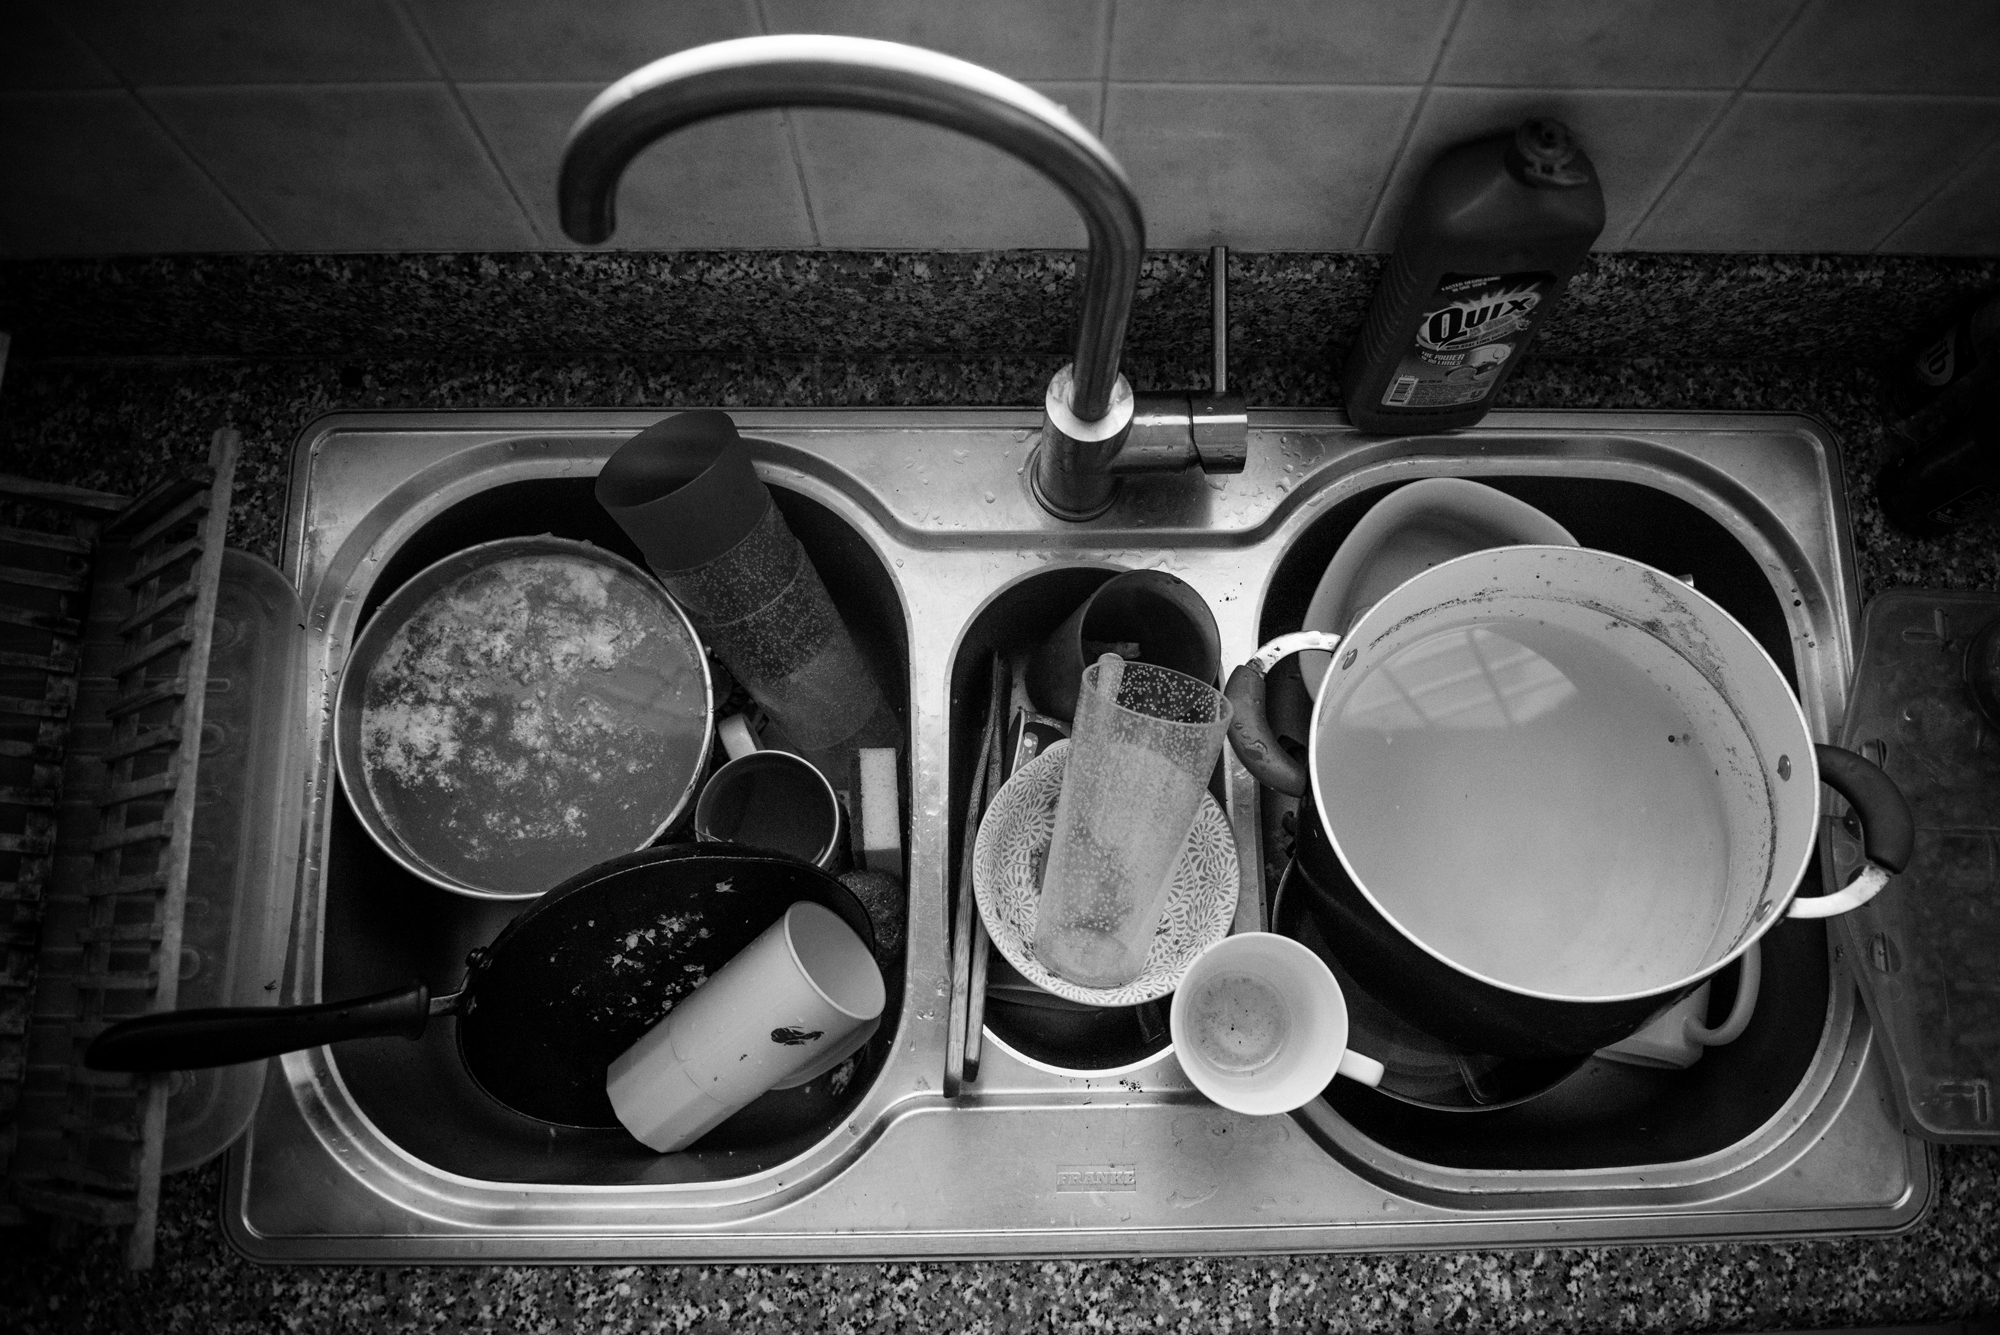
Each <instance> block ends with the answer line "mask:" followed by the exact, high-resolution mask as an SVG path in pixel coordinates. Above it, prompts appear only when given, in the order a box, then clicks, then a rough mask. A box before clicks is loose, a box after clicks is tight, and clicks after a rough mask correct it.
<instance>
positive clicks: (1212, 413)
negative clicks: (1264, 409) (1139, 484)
mask: <svg viewBox="0 0 2000 1335" xmlns="http://www.w3.org/2000/svg"><path fill="white" fill-rule="evenodd" d="M1134 397H1135V406H1134V408H1133V411H1132V429H1131V430H1130V431H1129V432H1127V433H1126V435H1125V439H1124V441H1123V443H1122V444H1120V446H1119V447H1118V452H1117V454H1115V455H1113V456H1112V458H1111V460H1110V462H1109V463H1108V464H1106V465H1105V467H1106V470H1107V471H1108V472H1111V473H1113V474H1118V475H1124V474H1129V473H1178V472H1181V471H1182V470H1183V469H1188V468H1194V467H1199V468H1200V469H1201V471H1202V472H1204V473H1240V472H1242V471H1243V466H1244V464H1245V463H1246V462H1247V461H1248V459H1249V456H1250V419H1249V414H1248V411H1247V410H1246V409H1245V408H1244V406H1243V397H1242V395H1240V394H1215V393H1211V392H1210V391H1208V390H1201V389H1197V390H1168V391H1165V392H1161V393H1145V394H1139V395H1135V396H1134Z"/></svg>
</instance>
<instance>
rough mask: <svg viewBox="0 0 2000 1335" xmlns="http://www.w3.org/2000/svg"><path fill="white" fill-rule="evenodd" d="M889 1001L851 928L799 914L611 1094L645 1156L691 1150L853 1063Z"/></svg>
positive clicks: (657, 1038) (655, 1038)
mask: <svg viewBox="0 0 2000 1335" xmlns="http://www.w3.org/2000/svg"><path fill="white" fill-rule="evenodd" d="M887 999H888V994H887V992H886V990H885V989H884V988H883V986H882V970H881V969H880V968H879V967H877V965H876V963H875V957H874V956H873V955H872V954H870V953H869V950H868V947H867V945H866V944H865V943H863V941H862V940H861V938H860V937H858V936H856V935H855V934H854V929H853V928H851V927H849V926H848V925H847V924H846V923H844V922H842V921H841V920H840V917H839V915H838V914H836V913H834V912H833V911H832V910H830V909H827V908H824V907H822V906H820V905H818V904H811V903H803V902H802V903H797V904H794V905H792V906H791V907H790V908H788V909H786V910H785V912H784V915H783V916H782V917H780V918H779V919H778V921H776V922H774V923H772V924H771V925H770V926H769V927H766V928H765V929H764V930H763V932H761V933H760V934H759V935H758V937H757V939H756V940H754V941H752V942H751V943H750V944H749V945H747V946H745V947H744V948H743V950H742V951H741V952H740V953H738V954H737V955H736V956H735V958H733V959H731V960H730V961H729V962H728V963H727V964H725V965H723V966H722V968H721V970H720V971H719V972H717V973H716V974H715V976H714V977H712V978H710V979H709V980H708V981H707V982H705V983H703V984H702V985H701V986H700V987H697V988H696V989H695V990H694V992H693V994H692V995H690V996H688V997H686V998H684V999H682V1001H681V1002H680V1003H679V1004H678V1005H676V1006H675V1007H674V1008H673V1009H672V1010H670V1011H668V1012H667V1014H666V1017H665V1018H664V1019H662V1020H660V1022H659V1023H657V1024H655V1025H654V1026H653V1027H652V1028H651V1029H648V1030H647V1031H646V1032H645V1034H644V1035H642V1036H641V1037H640V1039H639V1041H638V1042H636V1043H634V1044H633V1045H632V1046H631V1047H629V1048H627V1049H626V1050H625V1051H624V1052H622V1053H620V1054H619V1055H618V1058H617V1060H616V1061H613V1062H612V1063H611V1068H610V1070H609V1071H607V1072H606V1074H605V1077H604V1089H605V1094H606V1096H607V1097H608V1098H609V1099H610V1100H611V1106H612V1109H613V1110H614V1111H616V1112H617V1114H618V1120H619V1121H620V1122H621V1123H623V1125H624V1127H625V1129H626V1130H627V1131H630V1132H631V1133H632V1135H633V1137H634V1138H635V1139H637V1140H639V1141H640V1142H641V1143H643V1144H644V1145H645V1146H646V1147H647V1148H649V1149H653V1150H657V1151H659V1152H660V1153H662V1154H670V1153H672V1152H673V1151H675V1150H680V1149H685V1148H687V1147H688V1146H689V1145H692V1144H693V1143H694V1142H695V1141H697V1140H700V1139H701V1138H702V1137H703V1136H705V1135H707V1134H708V1133H709V1132H710V1131H712V1130H714V1129H715V1128H716V1127H717V1126H719V1125H721V1124H722V1123H723V1122H724V1121H726V1120H727V1119H728V1118H729V1117H730V1116H732V1115H733V1114H735V1113H736V1112H737V1111H739V1110H740V1109H742V1108H743V1107H744V1106H745V1105H746V1104H748V1103H749V1102H750V1100H752V1099H754V1098H756V1097H757V1096H758V1095H759V1094H762V1093H763V1092H764V1091H766V1090H770V1089H789V1088H792V1087H794V1086H797V1085H803V1084H805V1083H806V1082H807V1081H809V1080H811V1079H813V1078H814V1077H815V1076H819V1075H824V1074H825V1073H826V1072H828V1071H831V1070H832V1069H833V1068H834V1067H836V1066H838V1065H840V1063H842V1062H844V1061H846V1060H847V1059H848V1058H849V1057H851V1056H853V1055H854V1053H855V1052H857V1051H859V1050H860V1048H861V1045H862V1044H864V1043H866V1042H867V1041H868V1039H869V1038H870V1037H871V1036H872V1035H873V1034H874V1032H875V1030H876V1028H877V1026H879V1025H880V1024H881V1022H882V1007H883V1005H884V1003H885V1002H886V1001H887Z"/></svg>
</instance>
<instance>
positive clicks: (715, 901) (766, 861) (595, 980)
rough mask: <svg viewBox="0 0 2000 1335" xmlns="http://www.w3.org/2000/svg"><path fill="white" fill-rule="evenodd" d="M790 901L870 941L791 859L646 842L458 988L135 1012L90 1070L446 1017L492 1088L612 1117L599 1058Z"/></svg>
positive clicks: (536, 1110)
mask: <svg viewBox="0 0 2000 1335" xmlns="http://www.w3.org/2000/svg"><path fill="white" fill-rule="evenodd" d="M800 900H806V901H809V902H811V903H815V904H820V905H824V906H825V907H826V908H829V909H831V910H833V911H834V912H835V913H837V914H839V915H840V916H841V918H842V919H843V920H844V921H845V922H846V923H847V925H848V926H850V927H852V928H853V929H854V931H855V933H856V934H857V935H858V936H860V938H861V939H862V941H863V942H865V943H866V944H867V945H868V947H869V949H870V950H871V951H872V950H873V949H874V944H875V934H874V932H873V930H872V929H871V928H870V926H869V922H868V913H867V910H865V909H864V908H862V906H861V901H860V900H858V899H856V898H855V897H854V894H853V893H852V892H851V891H850V890H848V888H847V887H846V886H844V885H842V884H841V883H840V882H839V881H837V880H835V879H834V878H833V877H832V876H831V875H829V874H827V873H826V872H823V871H821V870H820V869H819V868H817V867H813V866H810V865H808V864H807V863H804V862H801V861H799V860H798V859H796V858H790V857H784V856H782V855H778V854H772V853H763V852H759V851H756V850H751V849H743V848H739V847H735V846H732V845H726V844H704V845H701V846H699V847H695V846H685V845H683V846H676V847H670V848H649V849H643V850H641V851H640V852H637V853H628V854H626V855H624V856H623V857H617V858H613V859H611V860H610V861H608V862H602V863H599V864H598V865H597V866H595V867H592V868H591V869H590V870H588V871H585V872H581V873H579V874H577V875H575V876H572V877H571V878H570V879H569V880H567V881H564V882H563V883H562V884H561V885H558V886H557V887H555V889H553V890H550V891H549V892H548V893H547V894H545V895H543V896H542V897H541V898H539V899H537V900H535V901H534V903H533V904H532V905H531V906H530V907H529V908H528V909H527V910H525V911H524V912H523V913H521V915H520V916H519V917H517V918H515V919H514V920H513V921H512V922H510V923H508V924H507V926H506V927H504V928H503V929H501V932H500V935H499V936H497V937H495V938H494V939H493V943H492V944H491V945H488V946H482V947H480V948H479V949H476V950H474V951H473V952H472V953H471V954H470V955H468V956H467V957H466V972H465V981H464V983H463V984H461V985H460V987H459V990H458V991H456V992H453V993H450V994H449V995H446V996H438V997H433V996H432V995H431V994H430V989H429V988H427V987H425V986H424V984H422V983H420V982H419V983H412V984H410V985H409V986H408V987H404V988H399V989H397V990H396V991H393V992H383V993H380V994H378V995H376V996H372V997H359V998H355V999H353V1000H349V1001H332V1002H325V1003H322V1004H320V1005H317V1006H281V1007H248V1008H229V1007H223V1008H216V1009H212V1010H191V1011H172V1012H168V1013H165V1014H160V1015H146V1016H141V1017H139V1018H138V1019H133V1020H126V1021H124V1022H122V1023H120V1024H115V1025H113V1026H111V1027H110V1028H109V1029H106V1030H105V1031H104V1032H103V1033H101V1034H99V1035H98V1036H97V1038H96V1040H95V1041H94V1042H92V1043H91V1045H90V1049H89V1051H88V1052H87V1053H86V1054H85V1055H84V1064H85V1065H86V1066H89V1067H92V1068H94V1069H96V1070H100V1071H179V1070H191V1069H195V1068H199V1067H206V1066H227V1065H230V1064H232V1063H235V1062H244V1061H254V1060H256V1059H258V1058H260V1057H271V1056H276V1055H277V1054H279V1053H282V1052H297V1051H299V1050H301V1049H304V1048H314V1047H319V1046H320V1045H322V1044H326V1043H335V1042H340V1041H343V1040H346V1039H353V1038H374V1037H380V1036H384V1035H397V1036H400V1037H403V1038H417V1037H420V1036H421V1035H422V1034H423V1032H424V1028H425V1026H426V1025H427V1024H429V1022H430V1018H431V1017H432V1016H433V1015H451V1016H456V1017H457V1020H458V1051H459V1056H460V1058H461V1059H462V1060H463V1061H464V1062H465V1066H466V1070H467V1071H468V1072H469V1073H470V1074H471V1076H472V1078H473V1080H474V1081H475V1082H477V1083H478V1085H479V1087H480V1088H481V1089H483V1090H485V1091H486V1093H487V1094H488V1095H490V1096H491V1097H493V1098H494V1099H497V1100H498V1101H499V1102H501V1103H503V1104H505V1105H507V1106H508V1107H510V1108H512V1109H514V1110H515V1111H516V1112H520V1113H525V1114H526V1115H528V1116H530V1117H535V1118H539V1119H541V1120H542V1121H545V1122H554V1123H556V1124H558V1125H562V1126H573V1127H584V1128H599V1127H616V1126H618V1118H617V1116H616V1114H614V1113H613V1112H612V1110H611V1101H610V1099H609V1098H607V1097H606V1096H605V1092H604V1073H605V1069H606V1068H607V1067H609V1066H610V1065H611V1062H612V1059H614V1058H615V1057H617V1056H618V1054H619V1053H621V1052H623V1051H624V1050H625V1049H626V1048H628V1047H630V1046H632V1044H633V1043H634V1042H636V1041H637V1040H638V1039H639V1037H640V1035H642V1034H644V1033H645V1032H646V1031H647V1030H648V1029H650V1028H652V1027H653V1025H654V1024H655V1023H657V1022H658V1021H659V1019H660V1018H661V1017H662V1016H663V1015H665V1014H666V1013H667V1011H668V1010H670V1009H672V1007H673V1005H674V1004H675V1003H677V1002H678V1001H679V1000H680V999H681V998H682V997H684V996H686V995H687V994H688V993H690V992H692V991H694V989H695V988H696V987H697V986H699V985H700V984H701V982H702V981H703V980H705V979H706V978H708V977H709V976H710V975H711V974H713V973H715V972H716V971H717V970H718V969H720V968H721V967H722V966H723V965H725V964H727V963H728V962H729V961H730V960H732V959H734V958H735V957H736V955H737V953H738V952H740V951H741V950H742V949H743V948H744V947H745V946H747V945H749V944H750V943H751V941H753V940H755V939H756V937H757V934H758V933H759V932H762V931H763V930H764V929H765V928H766V927H769V926H770V925H771V924H772V923H774V922H776V921H777V920H778V918H779V917H780V916H781V915H783V913H784V911H785V910H786V909H787V908H790V907H791V906H792V905H793V904H795V903H797V902H799V901H800Z"/></svg>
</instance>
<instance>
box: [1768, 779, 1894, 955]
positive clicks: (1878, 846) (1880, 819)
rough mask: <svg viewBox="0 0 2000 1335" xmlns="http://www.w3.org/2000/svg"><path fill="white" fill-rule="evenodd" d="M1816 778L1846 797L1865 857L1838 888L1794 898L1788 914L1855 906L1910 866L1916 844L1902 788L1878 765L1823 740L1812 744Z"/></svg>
mask: <svg viewBox="0 0 2000 1335" xmlns="http://www.w3.org/2000/svg"><path fill="white" fill-rule="evenodd" d="M1813 756H1814V759H1815V760H1817V762H1818V764H1819V777H1820V781H1821V782H1823V783H1824V784H1826V786H1827V787H1829V788H1831V789H1833V791H1834V792H1836V793H1839V794H1840V795H1841V796H1842V797H1844V798H1846V799H1847V802H1848V805H1849V806H1851V807H1853V808H1854V814H1855V816H1856V817H1857V818H1858V819H1859V820H1860V822H1861V848H1862V852H1864V853H1865V854H1866V855H1867V857H1868V863H1867V865H1866V866H1864V867H1862V869H1861V874H1860V875H1859V876H1856V877H1855V878H1854V879H1853V880H1852V881H1849V882H1848V883H1847V884H1846V885H1845V886H1844V887H1842V888H1841V889H1840V890H1837V891H1835V892H1834V893H1833V894H1830V895H1820V896H1818V897H1817V898H1813V899H1794V900H1793V901H1792V907H1791V909H1790V911H1789V912H1788V913H1787V914H1786V916H1787V917H1791V918H1831V917H1834V916H1836V915H1838V914H1842V913H1846V912H1847V911H1849V910H1850V909H1858V908H1860V907H1861V906H1862V905H1863V904H1866V903H1867V902H1868V901H1869V900H1871V899H1873V898H1875V896H1876V895H1877V894H1879V893H1881V890H1882V887H1883V886H1885V885H1887V884H1888V883H1889V878H1890V877H1891V876H1893V875H1895V874H1896V873H1897V872H1899V871H1901V870H1903V868H1905V867H1907V866H1909V865H1910V855H1911V854H1912V853H1913V852H1914V851H1915V850H1916V846H1917V820H1916V817H1915V816H1913V815H1911V814H1910V804H1909V803H1908V802H1906V801H1904V800H1903V790H1902V789H1900V788H1898V787H1897V786H1896V781H1895V780H1894V779H1892V778H1890V777H1889V776H1888V775H1887V774H1885V773H1883V772H1882V769H1881V767H1880V766H1878V765H1876V764H1874V763H1873V762H1872V761H1869V760H1867V759H1865V758H1864V757H1861V756H1858V755H1856V754H1854V752H1852V751H1844V750H1842V749H1841V748H1840V747H1837V746H1827V745H1824V744H1821V745H1818V746H1815V747H1813Z"/></svg>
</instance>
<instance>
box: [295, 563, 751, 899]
mask: <svg viewBox="0 0 2000 1335" xmlns="http://www.w3.org/2000/svg"><path fill="white" fill-rule="evenodd" d="M711 695H712V687H711V683H710V679H709V674H708V658H707V655H706V654H704V653H703V652H702V646H701V641H700V640H699V639H698V638H696V635H695V631H694V627H693V626H692V625H691V624H689V622H688V619H687V617H686V616H685V615H684V614H683V613H682V612H681V609H680V608H679V607H678V606H677V605H676V604H675V603H674V600H673V599H672V598H670V597H668V595H667V592H666V590H665V589H662V588H661V587H660V585H659V582H658V581H656V580H654V579H653V578H652V577H651V576H650V575H648V574H646V572H644V571H643V570H641V569H639V567H637V566H636V565H633V564H632V563H631V562H630V561H627V560H625V559H624V558H623V557H620V556H617V555H615V554H613V553H611V552H607V551H605V550H604V549H603V548H600V547H594V546H592V545H591V544H589V543H587V542H577V541H574V540H571V539H568V538H558V537H553V536H549V535H542V536H539V537H521V538H502V539H500V540H498V541H496V542H488V543H482V544H480V545H479V546H476V547H468V548H466V549H465V550H464V551H461V552H457V553H454V554H453V555H451V556H449V557H446V558H445V559H444V560H442V561H439V562H437V563H436V564H435V565H432V566H429V567H427V568H425V569H424V570H422V571H420V572H419V573H418V574H416V575H414V576H412V577H411V579H410V580H409V582H407V583H406V584H404V585H402V587H400V588H398V589H397V590H396V591H395V592H394V593H392V594H390V595H389V597H388V598H387V599H385V600H384V601H383V603H382V605H381V606H380V607H379V608H377V609H376V611H375V614H374V616H373V617H372V618H370V620H369V622H368V625H367V627H366V628H365V629H364V630H363V631H362V632H361V634H360V635H359V636H358V637H356V639H355V642H354V647H353V649H352V650H351V651H350V652H349V654H348V657H347V664H346V666H345V667H344V668H343V670H342V672H341V678H340V687H339V691H338V694H337V696H336V703H335V707H334V757H335V760H336V761H337V762H338V764H339V767H340V780H341V786H342V787H343V788H344V789H345V790H346V792H347V799H348V803H349V804H350V805H351V806H352V807H353V808H354V814H355V816H356V817H357V818H358V819H359V820H360V821H361V824H362V826H363V828H365V829H366V830H367V831H368V833H369V835H370V836H371V837H372V838H373V839H374V840H375V842H376V843H377V844H380V845H381V846H382V849H383V851H384V852H386V853H387V854H388V855H389V856H390V857H391V858H393V859H394V860H395V861H396V862H397V863H399V864H400V865H401V866H403V867H405V868H407V869H408V870H409V871H411V872H413V873H415V874H416V875H418V876H420V877H422V878H423V879H424V880H426V881H429V882H430V883H431V884H433V885H437V886H441V887H443V888H444V889H446V890H451V891H454V892H456V893H458V894H463V895H471V896H474V897H476V898H480V899H531V898H533V897H534V896H536V895H539V894H540V893H541V892H542V891H543V890H545V889H547V888H548V887H549V886H551V885H553V884H555V883H556V882H557V881H560V880H562V879H563V878H565V877H567V876H572V875H575V874H576V873H578V872H581V871H583V870H585V869H586V868H588V867H591V866H593V865H594V864H596V863H598V862H601V861H603V860H604V859H605V858H608V857H613V856H615V855H617V854H619V853H627V852H631V851H632V850H634V849H639V848H644V847H646V846H647V845H649V844H651V843H652V842H653V841H654V840H655V839H657V838H659V836H660V835H661V834H663V833H664V832H665V831H666V829H667V828H668V827H669V826H670V825H672V824H673V822H674V821H675V820H676V819H677V818H678V817H679V816H680V814H681V813H682V812H683V811H685V810H686V809H687V808H688V806H689V804H690V803H691V802H692V801H693V799H694V793H695V788H696V785H697V782H698V781H699V780H700V778H701V774H702V769H703V766H704V765H705V764H706V763H707V760H708V751H709V744H710V741H711V739H712V737H713V729H714V721H713V718H712V714H713V710H712V707H711Z"/></svg>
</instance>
